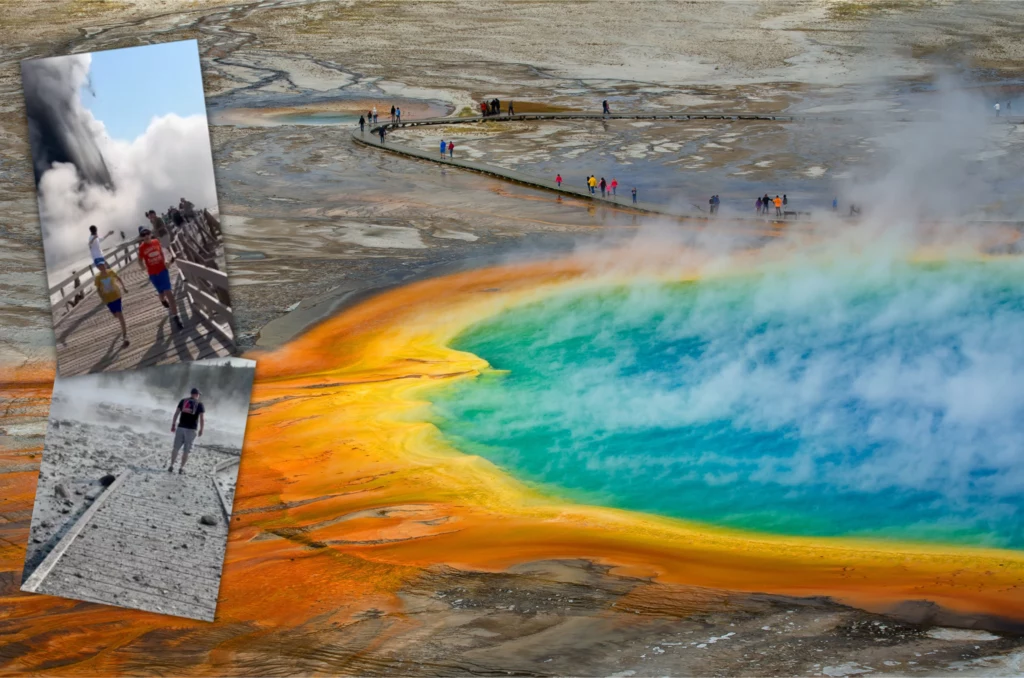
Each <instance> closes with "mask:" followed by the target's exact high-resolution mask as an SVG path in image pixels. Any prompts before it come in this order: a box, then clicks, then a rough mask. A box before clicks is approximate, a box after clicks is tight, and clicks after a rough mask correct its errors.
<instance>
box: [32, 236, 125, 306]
mask: <svg viewBox="0 0 1024 678" xmlns="http://www.w3.org/2000/svg"><path fill="white" fill-rule="evenodd" d="M138 258H139V239H138V238H135V239H134V240H129V241H127V242H123V243H121V244H120V245H118V246H117V247H115V248H114V249H113V250H111V251H109V252H107V253H106V255H105V259H106V260H107V265H108V266H109V267H110V268H111V269H113V270H114V271H121V270H122V269H124V268H125V267H126V266H127V265H128V264H130V263H131V262H133V261H135V260H137V259H138ZM97 273H99V269H98V268H96V266H95V265H94V264H93V263H92V261H90V262H89V263H88V264H86V265H85V267H84V268H81V269H77V270H74V271H72V272H71V275H69V276H68V277H67V278H65V279H64V280H62V281H60V282H59V283H57V284H56V285H54V286H53V287H51V288H50V292H49V293H50V304H51V307H52V310H53V316H54V319H55V320H56V319H58V318H60V317H61V316H64V315H66V314H67V313H69V312H70V311H71V309H72V308H74V307H75V306H76V305H77V304H79V303H80V302H81V301H82V300H83V299H84V298H85V297H86V296H88V295H89V294H92V293H93V292H94V291H95V290H96V286H95V285H94V284H93V279H95V277H96V274H97Z"/></svg>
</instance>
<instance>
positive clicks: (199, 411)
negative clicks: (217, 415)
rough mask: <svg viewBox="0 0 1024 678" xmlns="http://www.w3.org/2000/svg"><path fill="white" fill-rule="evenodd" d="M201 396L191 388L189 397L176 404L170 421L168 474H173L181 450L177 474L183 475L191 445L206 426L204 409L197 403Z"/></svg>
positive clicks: (201, 434) (195, 389) (197, 390)
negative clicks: (171, 443)
mask: <svg viewBox="0 0 1024 678" xmlns="http://www.w3.org/2000/svg"><path fill="white" fill-rule="evenodd" d="M202 396H203V394H202V393H201V392H200V391H199V389H198V388H193V389H192V392H191V393H190V394H189V397H188V398H182V399H181V401H180V402H178V407H177V409H176V410H174V417H173V418H172V419H171V433H173V434H174V444H173V445H172V446H171V465H170V466H168V467H167V472H168V473H174V462H176V461H177V460H178V450H181V466H179V467H178V474H179V475H180V474H183V473H185V464H186V463H187V462H188V455H189V454H190V453H191V452H192V443H194V442H195V441H196V438H197V437H198V438H202V437H203V427H204V426H206V407H205V406H203V404H202V403H201V402H199V399H200V398H201V397H202ZM197 429H198V430H197Z"/></svg>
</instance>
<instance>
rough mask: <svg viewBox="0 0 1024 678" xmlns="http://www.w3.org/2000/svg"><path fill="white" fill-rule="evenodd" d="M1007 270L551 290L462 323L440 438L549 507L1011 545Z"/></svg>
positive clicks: (1012, 357)
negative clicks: (475, 365) (460, 374)
mask: <svg viewBox="0 0 1024 678" xmlns="http://www.w3.org/2000/svg"><path fill="white" fill-rule="evenodd" d="M1022 281H1024V275H1022V273H1021V267H1020V265H1019V263H1017V262H1004V263H989V264H963V265H955V266H954V265H947V266H909V265H900V266H895V267H887V266H881V267H878V268H877V269H872V270H862V269H857V268H856V267H852V268H851V269H850V270H848V271H846V272H838V271H829V270H799V271H797V270H794V271H787V272H778V273H774V274H757V275H750V276H747V277H744V278H739V279H720V280H710V281H703V282H698V283H690V284H672V285H663V284H648V285H640V284H638V285H634V286H630V287H628V288H606V289H601V290H597V291H588V292H577V293H568V294H561V295H559V296H554V297H551V298H548V299H546V300H544V301H541V302H537V303H532V304H529V305H524V306H521V307H517V308H514V309H511V310H509V311H507V312H504V313H502V314H500V315H497V316H495V317H492V318H490V319H488V320H486V321H484V322H481V323H479V324H477V325H475V326H473V327H470V328H468V329H467V330H466V331H465V332H464V333H463V334H461V335H460V336H459V337H457V338H456V340H455V341H454V344H453V346H454V347H455V348H458V349H460V350H464V351H469V352H472V353H474V354H476V355H478V356H481V357H482V358H484V359H485V360H487V361H488V362H489V363H490V365H491V366H492V368H493V369H491V370H488V371H486V372H485V373H484V374H482V375H481V376H480V377H478V378H473V379H465V380H460V381H458V382H456V383H454V384H452V385H448V386H445V387H443V388H440V389H438V390H436V391H435V392H433V393H432V395H431V400H432V403H433V420H434V422H435V423H436V424H437V425H438V426H439V428H440V429H441V431H442V432H443V434H444V435H445V436H446V437H447V438H448V439H449V440H450V441H451V442H452V443H453V444H454V445H455V446H456V447H457V448H458V449H461V450H463V451H464V452H467V453H471V454H479V455H482V456H483V457H485V458H487V459H489V460H491V461H493V462H494V463H495V464H497V465H498V466H500V467H503V468H505V469H506V470H507V471H508V472H510V473H511V474H513V475H514V476H516V477H518V478H521V479H523V480H525V481H527V482H529V483H533V484H535V485H538V486H540V487H541V488H542V489H544V490H546V491H548V492H550V493H552V494H554V495H557V496H559V497H562V498H565V499H569V500H573V501H578V502H585V503H590V504H600V505H605V506H611V507H619V508H625V509H633V510H638V511H645V512H650V513H655V514H661V515H665V516H673V517H678V518H684V519H690V520H696V521H701V522H705V523H712V524H716V525H722V526H728V527H735V528H742V529H752V530H758V531H764V532H773V533H783V534H796V535H829V536H832V535H850V536H870V537H878V538H888V539H898V540H907V539H910V540H926V541H940V542H952V543H961V544H973V545H988V546H1001V547H1010V548H1021V547H1024V520H1022V516H1024V513H1022V507H1024V492H1022V490H1024V464H1022V463H1021V462H1022V461H1024V298H1022V295H1021V290H1022V287H1021V282H1022Z"/></svg>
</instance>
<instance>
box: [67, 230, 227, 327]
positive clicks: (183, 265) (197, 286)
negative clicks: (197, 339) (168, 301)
mask: <svg viewBox="0 0 1024 678" xmlns="http://www.w3.org/2000/svg"><path fill="white" fill-rule="evenodd" d="M164 223H165V224H166V225H167V231H168V233H167V235H161V234H159V233H154V235H157V236H158V237H159V239H160V242H161V243H162V244H163V245H164V247H165V248H167V249H168V250H169V256H168V258H169V260H170V261H172V262H175V263H176V264H177V265H178V269H179V271H181V275H182V278H183V281H184V284H185V288H186V291H187V293H188V298H189V301H190V302H191V303H192V305H193V307H194V308H196V309H197V310H198V311H199V312H200V314H201V315H202V317H203V319H204V320H206V321H207V322H208V323H210V324H212V325H213V326H214V327H215V328H216V329H217V330H220V331H221V332H222V333H224V334H225V335H226V336H228V337H230V336H231V329H230V328H231V325H232V324H233V323H234V315H233V313H232V309H231V297H230V295H229V294H228V281H227V275H226V274H225V273H224V272H223V271H221V270H220V266H219V265H218V263H217V260H218V258H220V256H221V252H222V248H223V242H224V236H223V232H222V231H221V228H220V223H219V222H218V221H217V219H216V217H214V216H213V215H212V214H210V212H209V211H208V210H201V211H197V212H196V213H195V215H194V216H193V217H192V218H190V219H186V220H185V221H184V223H182V224H181V225H178V224H175V223H174V222H173V220H171V219H170V218H169V217H167V216H166V215H165V216H164ZM140 242H142V239H141V238H133V239H132V240H129V241H126V242H123V243H121V244H119V245H118V246H117V247H115V248H114V249H113V250H110V251H108V252H106V253H105V254H104V258H105V259H106V261H107V265H108V266H109V267H110V268H111V269H112V270H114V271H116V272H120V271H122V270H124V268H125V267H127V266H128V265H129V264H130V263H132V262H134V261H137V260H138V258H139V243H140ZM97 273H99V269H97V268H96V266H95V265H94V264H93V263H92V261H89V262H88V263H85V262H83V264H82V267H81V268H78V269H76V270H74V271H73V272H72V273H71V274H70V275H69V276H68V277H67V278H65V279H64V280H62V281H60V282H59V283H57V284H56V285H53V286H52V287H50V290H49V294H50V304H51V310H52V312H53V316H54V320H55V321H56V320H59V319H60V318H62V317H63V316H65V315H67V314H68V313H70V312H71V310H72V309H73V308H74V307H75V306H77V305H78V304H79V303H81V302H82V300H83V299H85V298H86V297H87V296H89V295H90V294H92V293H94V292H95V289H96V288H95V285H94V284H93V283H94V280H95V278H96V275H97Z"/></svg>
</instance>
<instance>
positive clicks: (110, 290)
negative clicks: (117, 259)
mask: <svg viewBox="0 0 1024 678" xmlns="http://www.w3.org/2000/svg"><path fill="white" fill-rule="evenodd" d="M98 268H99V269H100V272H99V273H97V274H96V277H95V278H93V283H94V284H95V285H96V293H97V294H98V295H100V299H101V300H103V303H104V304H106V305H107V308H108V309H109V310H110V312H111V313H112V314H113V315H114V317H115V318H117V321H118V322H119V323H121V339H122V342H123V343H122V344H121V348H128V326H127V325H125V323H124V314H123V313H122V312H121V292H122V291H123V292H127V291H128V290H127V289H125V286H124V282H122V280H121V278H120V277H118V275H117V273H114V271H113V270H111V269H109V268H107V264H106V262H104V263H101V264H99V266H98Z"/></svg>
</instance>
